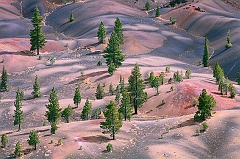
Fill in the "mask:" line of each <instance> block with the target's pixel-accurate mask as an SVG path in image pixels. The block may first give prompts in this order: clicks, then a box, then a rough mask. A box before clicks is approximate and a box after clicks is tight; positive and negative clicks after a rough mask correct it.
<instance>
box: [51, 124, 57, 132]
mask: <svg viewBox="0 0 240 159" xmlns="http://www.w3.org/2000/svg"><path fill="white" fill-rule="evenodd" d="M57 129H58V127H57V124H56V122H53V123H52V124H51V130H50V132H51V134H55V132H56V130H57Z"/></svg>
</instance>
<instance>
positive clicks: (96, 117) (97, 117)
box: [93, 107, 102, 119]
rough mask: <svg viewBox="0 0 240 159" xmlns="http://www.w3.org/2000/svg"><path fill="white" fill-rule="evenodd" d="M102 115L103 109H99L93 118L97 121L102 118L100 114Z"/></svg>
mask: <svg viewBox="0 0 240 159" xmlns="http://www.w3.org/2000/svg"><path fill="white" fill-rule="evenodd" d="M101 113H102V108H101V107H100V108H97V109H96V110H95V111H94V113H93V116H94V118H95V119H99V118H100V114H101Z"/></svg>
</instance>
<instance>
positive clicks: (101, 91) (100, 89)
mask: <svg viewBox="0 0 240 159" xmlns="http://www.w3.org/2000/svg"><path fill="white" fill-rule="evenodd" d="M105 96H106V94H105V92H104V89H103V87H102V86H101V85H100V84H98V86H97V90H96V93H95V97H96V98H97V99H103V98H104V97H105Z"/></svg>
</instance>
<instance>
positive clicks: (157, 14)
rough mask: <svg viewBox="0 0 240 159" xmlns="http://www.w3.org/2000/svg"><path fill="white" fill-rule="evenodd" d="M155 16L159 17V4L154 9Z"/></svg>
mask: <svg viewBox="0 0 240 159" xmlns="http://www.w3.org/2000/svg"><path fill="white" fill-rule="evenodd" d="M155 15H156V17H159V16H160V8H159V6H157V9H156V14H155Z"/></svg>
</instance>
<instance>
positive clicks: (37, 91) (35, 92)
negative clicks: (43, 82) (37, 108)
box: [32, 75, 42, 98]
mask: <svg viewBox="0 0 240 159" xmlns="http://www.w3.org/2000/svg"><path fill="white" fill-rule="evenodd" d="M32 95H33V97H34V98H38V97H41V96H42V93H41V92H40V83H39V81H38V76H37V75H36V78H35V82H34V84H33V92H32Z"/></svg>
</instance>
